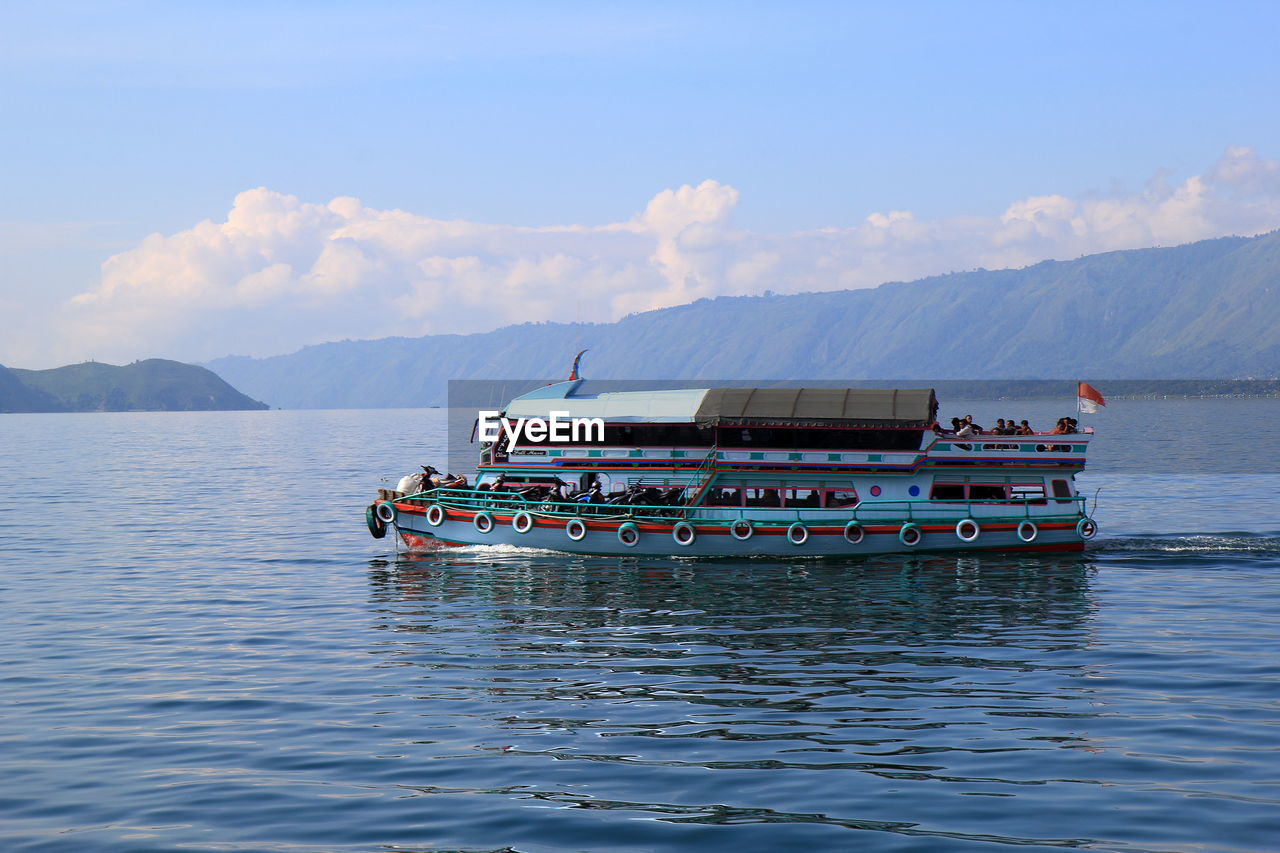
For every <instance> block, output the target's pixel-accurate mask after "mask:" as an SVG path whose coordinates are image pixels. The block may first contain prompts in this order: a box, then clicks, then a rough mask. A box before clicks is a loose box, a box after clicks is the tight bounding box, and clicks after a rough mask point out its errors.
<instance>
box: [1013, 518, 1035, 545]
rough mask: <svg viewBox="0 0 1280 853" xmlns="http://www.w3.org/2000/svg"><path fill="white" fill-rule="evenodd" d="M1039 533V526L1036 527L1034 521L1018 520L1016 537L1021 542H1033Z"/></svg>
mask: <svg viewBox="0 0 1280 853" xmlns="http://www.w3.org/2000/svg"><path fill="white" fill-rule="evenodd" d="M1039 535H1040V528H1039V527H1036V523H1035V522H1034V521H1026V520H1023V521H1019V522H1018V538H1019V539H1021V540H1022V541H1023V542H1034V541H1036V537H1037V536H1039Z"/></svg>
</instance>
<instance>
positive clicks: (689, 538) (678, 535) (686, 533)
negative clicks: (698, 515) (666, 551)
mask: <svg viewBox="0 0 1280 853" xmlns="http://www.w3.org/2000/svg"><path fill="white" fill-rule="evenodd" d="M671 538H672V539H674V540H676V544H677V545H686V546H687V545H692V544H693V542H694V540H695V539H697V538H698V531H696V530H694V529H693V525H692V524H690V523H689V522H687V521H679V522H676V526H675V527H673V528H671Z"/></svg>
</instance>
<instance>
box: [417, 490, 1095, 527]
mask: <svg viewBox="0 0 1280 853" xmlns="http://www.w3.org/2000/svg"><path fill="white" fill-rule="evenodd" d="M400 500H402V501H403V500H422V501H430V502H432V503H439V504H441V505H442V506H444V507H446V508H449V509H466V510H495V509H496V510H500V511H508V512H519V511H524V512H528V513H530V514H531V515H535V516H542V517H548V518H563V519H566V520H568V519H570V518H594V519H599V520H601V521H604V520H613V521H641V522H657V523H662V522H666V523H674V522H676V521H679V520H682V519H688V518H695V517H696V518H697V521H698V523H699V524H709V525H716V526H719V525H724V526H728V525H730V524H733V523H734V522H735V521H737V520H738V519H740V518H744V519H747V520H748V521H751V522H752V523H753V524H757V525H763V526H770V525H781V526H787V525H790V524H792V523H794V522H796V521H800V522H805V523H809V524H832V523H840V522H846V523H847V522H849V521H858V522H862V523H867V524H875V523H880V524H885V523H897V522H908V521H928V522H932V523H939V522H958V521H960V520H962V519H965V518H974V519H976V520H977V521H979V522H989V523H991V522H994V523H1002V522H1004V523H1007V522H1016V521H1022V520H1024V519H1032V520H1034V521H1067V520H1075V519H1078V518H1082V517H1084V516H1085V514H1086V513H1085V501H1086V500H1087V499H1086V498H1085V497H1084V496H1083V495H1075V496H1074V497H1069V498H1068V497H1061V498H1058V497H1029V498H1003V499H992V500H962V501H959V500H957V501H929V500H864V501H860V502H859V503H857V504H855V505H854V506H852V507H848V508H847V515H845V514H841V515H838V516H837V515H833V514H832V510H833V509H835V508H834V507H832V508H827V509H820V508H816V507H734V506H716V507H707V506H683V505H680V506H670V505H649V504H644V505H636V504H592V503H584V502H581V501H546V500H527V499H525V498H524V497H523V496H522V495H520V494H518V493H516V492H494V491H480V490H477V489H432V490H429V491H426V492H419V493H417V494H414V495H408V496H406V497H404V498H400ZM1053 504H1057V505H1059V506H1060V507H1062V508H1063V509H1064V511H1063V512H1057V513H1036V514H1034V515H1033V514H1032V513H1031V508H1032V507H1033V506H1046V505H1053ZM1064 505H1070V506H1069V508H1068V507H1067V506H1064ZM991 506H1001V507H1009V508H1010V509H1012V508H1013V507H1015V506H1017V507H1020V508H1021V512H1017V513H1006V514H1000V515H986V514H979V515H976V516H975V515H974V514H973V513H974V508H975V507H991ZM814 509H820V511H821V512H822V513H823V515H814V514H812V513H811V514H809V515H807V516H806V515H805V511H806V510H810V511H811V510H814ZM962 509H963V512H961V510H962ZM708 511H709V512H713V513H715V515H704V514H703V513H706V512H708ZM948 511H949V512H948ZM753 512H754V515H753ZM762 513H767V515H761V514H762Z"/></svg>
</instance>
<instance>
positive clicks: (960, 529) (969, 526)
mask: <svg viewBox="0 0 1280 853" xmlns="http://www.w3.org/2000/svg"><path fill="white" fill-rule="evenodd" d="M981 532H982V528H981V527H979V526H978V522H976V521H974V520H973V519H972V518H962V519H960V520H959V521H957V522H956V538H957V539H959V540H960V541H961V542H972V541H973V540H975V539H977V538H978V534H979V533H981Z"/></svg>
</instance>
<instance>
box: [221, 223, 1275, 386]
mask: <svg viewBox="0 0 1280 853" xmlns="http://www.w3.org/2000/svg"><path fill="white" fill-rule="evenodd" d="M1278 317H1280V232H1272V233H1269V234H1265V235H1262V236H1259V237H1252V238H1245V237H1227V238H1221V239H1216V240H1205V241H1201V242H1198V243H1191V244H1187V245H1184V246H1176V247H1171V248H1155V249H1135V250H1129V251H1119V252H1108V253H1105V254H1100V255H1090V256H1086V257H1083V258H1079V259H1077V260H1073V261H1045V262H1042V263H1039V264H1036V265H1034V266H1030V267H1027V268H1024V269H1019V270H995V271H990V270H977V271H974V272H967V273H953V274H949V275H942V276H933V277H930V278H926V279H921V280H919V281H915V282H909V283H903V282H896V283H890V284H885V285H882V286H881V287H878V288H874V289H869V290H848V291H833V292H823V293H806V294H798V295H793V296H756V297H722V298H718V299H703V300H699V301H698V302H694V303H692V304H689V305H681V306H677V307H673V308H665V309H661V310H658V311H650V312H646V313H643V314H636V315H631V316H628V317H625V318H623V319H622V320H620V321H618V322H616V323H600V324H561V323H543V324H525V325H521V326H511V327H506V328H503V329H499V330H497V331H494V332H488V333H483V334H474V335H431V336H426V337H422V338H386V339H382V340H376V341H343V342H337V343H328V344H320V345H316V346H310V347H306V348H304V349H302V350H300V351H298V352H296V353H293V354H290V355H284V356H276V357H273V358H265V359H252V358H246V357H234V356H233V357H227V358H222V359H218V360H216V361H214V362H211V363H210V364H209V365H208V366H209V367H211V368H212V369H214V370H215V371H217V372H218V373H219V374H220V375H222V376H224V377H226V378H227V379H228V380H229V381H231V382H233V383H235V384H236V385H237V386H238V387H241V388H245V389H246V390H247V391H248V393H251V394H253V395H254V396H257V397H260V398H262V399H266V400H270V401H271V402H272V403H273V404H275V405H282V406H285V407H289V408H313V407H314V408H322V407H334V408H343V407H383V406H387V407H395V406H421V405H428V404H436V403H442V402H443V400H444V388H445V382H446V380H448V379H464V378H503V377H518V376H536V375H547V376H560V375H562V374H564V373H565V371H566V369H567V365H568V362H569V360H570V359H571V357H572V354H573V353H574V352H575V351H576V350H578V349H581V348H583V347H589V348H590V349H591V353H590V354H589V356H588V357H587V359H586V362H585V370H584V372H585V373H586V374H587V375H589V376H593V377H597V378H673V379H674V378H693V377H697V378H714V377H724V378H737V377H751V378H755V379H773V378H776V379H792V380H805V379H847V380H860V379H869V378H872V377H885V376H890V377H893V376H896V377H911V376H915V377H921V378H924V379H933V380H940V379H979V378H990V377H1007V378H1010V379H1034V378H1061V377H1072V376H1078V377H1082V378H1091V379H1106V378H1135V377H1145V378H1152V379H1159V378H1179V379H1192V378H1220V377H1232V378H1241V377H1280V323H1277V322H1276V318H1278Z"/></svg>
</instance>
